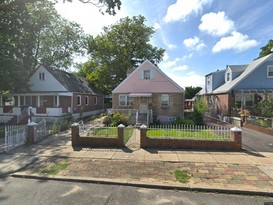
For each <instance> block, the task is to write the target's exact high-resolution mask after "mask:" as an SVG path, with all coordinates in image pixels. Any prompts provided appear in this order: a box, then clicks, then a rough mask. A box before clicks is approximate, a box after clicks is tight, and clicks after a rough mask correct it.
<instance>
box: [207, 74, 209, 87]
mask: <svg viewBox="0 0 273 205" xmlns="http://www.w3.org/2000/svg"><path fill="white" fill-rule="evenodd" d="M207 85H210V76H208V77H207Z"/></svg>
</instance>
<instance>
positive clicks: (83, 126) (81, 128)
mask: <svg viewBox="0 0 273 205" xmlns="http://www.w3.org/2000/svg"><path fill="white" fill-rule="evenodd" d="M78 124H79V133H80V135H82V134H84V133H85V125H84V122H83V120H81V121H79V122H78Z"/></svg>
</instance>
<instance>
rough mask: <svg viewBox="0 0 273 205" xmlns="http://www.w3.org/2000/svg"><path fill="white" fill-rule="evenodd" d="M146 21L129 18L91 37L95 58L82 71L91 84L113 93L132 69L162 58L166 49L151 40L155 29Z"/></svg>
mask: <svg viewBox="0 0 273 205" xmlns="http://www.w3.org/2000/svg"><path fill="white" fill-rule="evenodd" d="M145 21H146V19H145V17H143V16H134V17H132V18H129V17H126V18H123V19H120V21H119V22H117V23H116V24H114V25H111V26H108V27H104V28H103V32H102V33H101V34H100V35H97V36H96V37H94V36H90V37H89V38H88V46H89V54H90V57H91V60H90V61H89V62H88V63H86V64H85V65H84V66H83V68H82V70H81V71H80V73H81V74H83V75H84V76H86V78H87V80H88V81H89V83H90V84H91V85H94V86H96V87H97V88H99V89H100V90H101V91H103V92H104V93H111V91H112V90H113V89H114V88H115V87H116V86H117V85H118V84H119V83H120V82H121V81H122V80H124V79H125V78H126V76H127V70H128V69H133V68H136V67H137V66H138V65H139V64H140V63H141V62H143V61H144V60H145V59H148V60H150V61H151V62H153V63H154V64H158V63H159V62H160V61H161V60H162V57H163V53H164V49H162V48H157V47H155V46H153V45H152V44H150V43H149V41H150V39H151V37H152V35H153V33H154V29H153V27H149V26H146V25H145Z"/></svg>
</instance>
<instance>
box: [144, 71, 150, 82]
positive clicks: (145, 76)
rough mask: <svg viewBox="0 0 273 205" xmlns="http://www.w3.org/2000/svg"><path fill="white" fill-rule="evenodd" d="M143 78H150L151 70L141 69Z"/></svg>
mask: <svg viewBox="0 0 273 205" xmlns="http://www.w3.org/2000/svg"><path fill="white" fill-rule="evenodd" d="M143 79H144V80H149V79H151V71H150V70H144V71H143Z"/></svg>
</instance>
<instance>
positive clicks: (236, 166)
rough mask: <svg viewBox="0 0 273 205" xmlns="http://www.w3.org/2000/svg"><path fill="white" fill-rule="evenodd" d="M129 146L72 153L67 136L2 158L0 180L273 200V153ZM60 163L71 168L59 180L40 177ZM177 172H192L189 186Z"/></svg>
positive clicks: (24, 147)
mask: <svg viewBox="0 0 273 205" xmlns="http://www.w3.org/2000/svg"><path fill="white" fill-rule="evenodd" d="M130 143H131V144H134V146H131V147H133V148H130ZM130 143H129V146H128V148H124V149H91V148H75V149H73V147H72V146H71V136H70V131H67V132H63V133H60V134H57V135H53V136H48V137H46V138H45V139H44V140H43V141H41V142H39V143H37V144H35V145H31V146H23V147H20V148H18V149H16V150H14V151H12V152H11V153H10V154H1V155H0V162H1V163H0V168H1V174H7V173H14V172H16V171H17V170H20V172H16V173H15V174H13V176H17V177H33V178H38V177H40V178H41V177H42V178H50V179H51V178H53V179H59V180H80V181H93V182H100V183H116V184H127V185H128V184H129V185H138V186H140V185H141V186H146V187H151V186H156V187H166V188H180V189H191V190H206V191H208V190H210V191H211V190H214V191H221V192H228V193H247V194H251V193H253V194H264V195H270V196H273V153H270V152H263V153H256V152H247V151H242V152H220V151H215V152H213V151H188V150H175V151H173V150H157V149H137V148H136V146H135V145H136V144H135V141H134V140H133V141H131V142H130ZM61 161H66V162H67V163H68V167H67V168H66V169H65V170H63V171H61V172H59V173H58V174H57V175H56V176H47V175H40V174H39V170H41V169H46V168H50V167H51V166H52V165H54V164H58V163H59V162H61ZM16 165H18V166H17V167H16ZM26 165H28V166H27V167H26ZM2 167H4V169H3V170H4V171H3V170H2ZM25 167H26V168H25ZM22 168H24V170H23V171H22ZM176 170H185V171H187V172H188V173H189V174H190V175H191V179H190V181H189V182H188V183H180V182H178V181H176V179H175V177H174V175H173V173H174V172H175V171H176Z"/></svg>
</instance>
